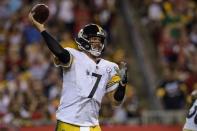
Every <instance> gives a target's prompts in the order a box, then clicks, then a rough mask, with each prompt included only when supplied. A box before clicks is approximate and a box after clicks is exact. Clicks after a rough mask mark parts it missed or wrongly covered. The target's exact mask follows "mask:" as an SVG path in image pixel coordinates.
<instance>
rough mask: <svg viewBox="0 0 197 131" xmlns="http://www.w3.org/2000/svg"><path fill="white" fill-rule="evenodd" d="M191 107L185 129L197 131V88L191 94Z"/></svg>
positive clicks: (184, 130)
mask: <svg viewBox="0 0 197 131" xmlns="http://www.w3.org/2000/svg"><path fill="white" fill-rule="evenodd" d="M190 104H191V108H190V110H189V112H188V114H187V117H186V122H185V125H184V127H183V131H197V90H194V91H193V92H192V93H191V95H190Z"/></svg>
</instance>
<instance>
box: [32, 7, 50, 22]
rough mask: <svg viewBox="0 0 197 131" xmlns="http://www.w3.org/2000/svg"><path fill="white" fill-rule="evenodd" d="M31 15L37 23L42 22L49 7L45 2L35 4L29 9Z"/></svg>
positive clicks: (47, 14) (45, 18)
mask: <svg viewBox="0 0 197 131" xmlns="http://www.w3.org/2000/svg"><path fill="white" fill-rule="evenodd" d="M31 13H32V16H33V17H34V19H35V20H36V21H38V22H39V23H44V22H46V20H47V19H48V17H49V7H48V6H47V5H45V4H37V5H35V6H34V7H33V8H32V10H31Z"/></svg>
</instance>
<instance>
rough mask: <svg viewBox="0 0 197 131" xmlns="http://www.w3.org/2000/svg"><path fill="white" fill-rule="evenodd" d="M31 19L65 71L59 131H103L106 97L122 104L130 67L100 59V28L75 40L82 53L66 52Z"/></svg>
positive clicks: (92, 28)
mask: <svg viewBox="0 0 197 131" xmlns="http://www.w3.org/2000/svg"><path fill="white" fill-rule="evenodd" d="M29 19H30V21H31V22H32V23H33V25H34V26H35V27H36V28H37V29H38V30H39V31H40V33H41V35H42V37H43V38H44V40H45V43H46V45H47V46H48V48H49V49H50V51H51V52H52V53H53V55H54V63H55V65H56V66H59V67H61V68H62V69H63V87H62V93H61V94H62V95H61V98H60V104H59V107H58V110H57V112H56V118H57V124H56V131H101V129H100V126H99V120H98V116H99V109H100V106H101V101H102V98H103V96H104V95H107V96H108V97H109V100H110V101H111V103H112V105H115V106H118V105H120V104H121V103H122V101H123V99H124V95H125V87H126V84H127V67H126V64H125V63H122V66H121V67H122V68H120V69H119V67H118V65H117V64H115V63H113V62H110V61H108V60H105V59H102V58H101V57H100V56H101V54H102V52H103V49H104V47H105V38H106V34H105V32H104V30H103V29H102V28H101V27H100V26H99V25H97V24H88V25H86V26H84V28H82V29H81V30H80V31H79V33H78V36H77V37H76V38H75V41H76V44H77V45H78V47H79V49H78V50H77V49H73V48H63V47H62V46H61V45H60V44H59V43H58V42H57V41H56V40H55V39H54V38H53V37H52V36H51V35H50V34H49V33H48V32H47V31H46V29H45V27H44V25H43V24H41V23H39V22H38V21H36V20H35V19H34V18H33V17H32V14H31V13H30V14H29Z"/></svg>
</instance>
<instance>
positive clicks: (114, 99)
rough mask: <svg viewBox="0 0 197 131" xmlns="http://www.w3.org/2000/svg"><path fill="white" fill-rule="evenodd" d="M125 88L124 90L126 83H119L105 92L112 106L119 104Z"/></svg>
mask: <svg viewBox="0 0 197 131" xmlns="http://www.w3.org/2000/svg"><path fill="white" fill-rule="evenodd" d="M125 90H126V84H125V85H121V84H120V83H119V85H118V87H117V89H116V90H113V91H111V92H109V93H107V96H108V98H109V99H110V101H111V103H112V105H113V106H119V105H120V104H121V103H122V101H123V99H124V96H125Z"/></svg>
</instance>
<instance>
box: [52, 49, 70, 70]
mask: <svg viewBox="0 0 197 131" xmlns="http://www.w3.org/2000/svg"><path fill="white" fill-rule="evenodd" d="M65 49H66V50H67V51H68V52H69V54H70V61H69V62H68V63H66V64H64V63H62V62H61V61H60V60H59V59H58V58H57V57H56V56H55V55H53V56H54V58H53V62H54V64H55V66H56V67H64V68H69V67H70V66H71V65H72V62H73V54H74V51H73V50H72V49H71V48H65Z"/></svg>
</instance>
